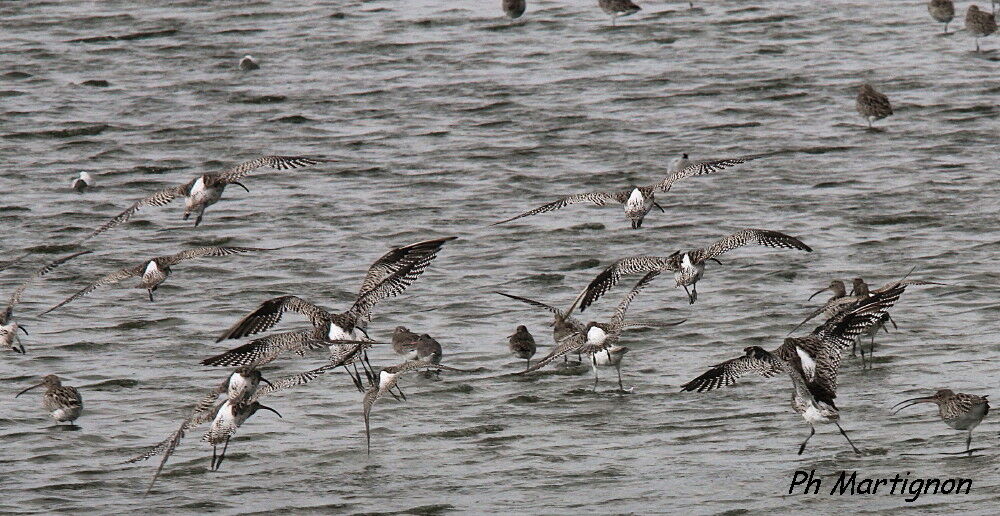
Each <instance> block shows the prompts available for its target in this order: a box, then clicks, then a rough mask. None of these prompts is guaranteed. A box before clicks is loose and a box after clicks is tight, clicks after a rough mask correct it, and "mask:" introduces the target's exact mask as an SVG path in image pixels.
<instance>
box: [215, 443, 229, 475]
mask: <svg viewBox="0 0 1000 516" xmlns="http://www.w3.org/2000/svg"><path fill="white" fill-rule="evenodd" d="M228 449H229V438H228V437H226V445H225V446H223V447H222V454H221V455H219V461H218V462H216V463H215V471H219V467H220V466H222V459H225V458H226V450H228Z"/></svg>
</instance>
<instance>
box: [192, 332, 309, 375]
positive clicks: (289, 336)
mask: <svg viewBox="0 0 1000 516" xmlns="http://www.w3.org/2000/svg"><path fill="white" fill-rule="evenodd" d="M328 345H329V344H328V343H327V342H325V341H323V340H321V339H317V338H316V337H315V336H314V335H313V332H311V331H289V332H284V333H275V334H273V335H268V336H266V337H263V338H260V339H254V340H252V341H250V342H248V343H246V344H244V345H242V346H239V347H236V348H233V349H231V350H229V351H226V352H225V353H221V354H219V355H215V356H213V357H209V358H206V359H205V360H202V361H201V364H202V365H207V366H226V367H240V366H248V365H252V366H260V365H263V364H266V363H268V362H271V361H273V360H274V359H276V358H278V356H279V355H281V354H282V353H284V352H285V351H293V352H295V353H298V354H300V355H303V354H305V352H306V350H311V349H321V348H324V347H326V346H328Z"/></svg>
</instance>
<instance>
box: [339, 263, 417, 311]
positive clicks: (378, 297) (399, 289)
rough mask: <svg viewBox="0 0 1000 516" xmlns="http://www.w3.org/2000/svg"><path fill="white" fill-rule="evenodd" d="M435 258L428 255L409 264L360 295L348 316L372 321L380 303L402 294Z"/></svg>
mask: <svg viewBox="0 0 1000 516" xmlns="http://www.w3.org/2000/svg"><path fill="white" fill-rule="evenodd" d="M435 256H436V255H434V254H428V255H426V256H424V257H423V258H422V259H420V260H417V261H412V262H410V263H407V264H406V265H404V266H403V267H401V268H400V269H399V270H397V271H395V272H393V273H392V274H389V275H388V276H386V277H385V278H383V279H382V281H380V282H379V283H378V284H377V285H375V286H374V287H372V288H371V289H369V290H366V291H365V292H363V293H361V294H359V295H358V298H357V299H356V300H355V301H354V304H353V305H351V308H350V309H348V311H347V312H348V314H351V315H352V316H353V317H356V318H357V319H371V311H372V308H374V307H375V305H376V304H378V302H379V301H382V300H383V299H388V298H390V297H396V296H398V295H400V294H402V293H403V291H405V290H406V288H407V287H409V286H410V285H411V284H413V282H414V281H416V280H417V278H419V277H420V275H421V274H423V272H424V270H425V269H426V268H427V266H428V265H429V264H430V262H431V260H433V259H434V257H435Z"/></svg>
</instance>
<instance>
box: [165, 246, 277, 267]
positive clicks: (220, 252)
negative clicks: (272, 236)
mask: <svg viewBox="0 0 1000 516" xmlns="http://www.w3.org/2000/svg"><path fill="white" fill-rule="evenodd" d="M273 250H274V249H263V248H260V247H200V248H197V249H188V250H186V251H181V252H179V253H177V254H172V255H170V256H161V257H159V258H156V260H157V261H160V260H162V261H163V262H164V263H166V264H167V265H176V264H178V263H180V262H182V261H184V260H190V259H192V258H204V257H209V256H212V257H215V256H230V255H234V254H242V253H252V252H257V251H273Z"/></svg>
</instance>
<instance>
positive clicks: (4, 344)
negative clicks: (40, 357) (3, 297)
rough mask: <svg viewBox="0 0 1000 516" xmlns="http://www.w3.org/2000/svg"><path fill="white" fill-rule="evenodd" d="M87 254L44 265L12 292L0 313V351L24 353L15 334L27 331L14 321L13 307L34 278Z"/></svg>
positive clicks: (71, 256) (77, 254)
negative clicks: (7, 350) (5, 306)
mask: <svg viewBox="0 0 1000 516" xmlns="http://www.w3.org/2000/svg"><path fill="white" fill-rule="evenodd" d="M88 253H90V251H80V252H78V253H73V254H71V255H69V256H64V257H62V258H59V259H58V260H55V261H52V262H49V263H47V264H45V265H44V266H43V267H42V268H40V269H38V270H37V271H35V273H34V274H32V275H31V277H29V278H28V279H27V280H25V282H24V283H21V285H20V286H18V287H17V288H16V289H15V290H14V293H13V294H11V295H10V299H9V300H8V301H7V308H6V309H4V311H3V312H0V349H9V350H11V351H15V352H17V353H21V354H22V355H23V354H24V353H25V351H24V345H23V344H21V339H20V336H19V335H18V334H17V332H18V330H20V331H22V332H23V333H24V334H25V335H27V334H28V330H26V329H25V328H24V326H21V325H20V324H18V322H17V321H15V320H14V307H15V306H16V305H17V304H18V303H20V302H21V295H23V294H24V291H25V289H27V288H28V285H30V284H31V282H32V281H33V280H34V279H35V278H40V277H42V276H44V275H46V274H48V273H50V272H52V271H53V270H54V269H55V268H56V267H58V266H60V265H62V264H64V263H66V262H68V261H70V260H72V259H73V258H76V257H77V256H80V255H84V254H88ZM25 256H27V255H25ZM22 258H23V256H22ZM18 260H20V258H18Z"/></svg>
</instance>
